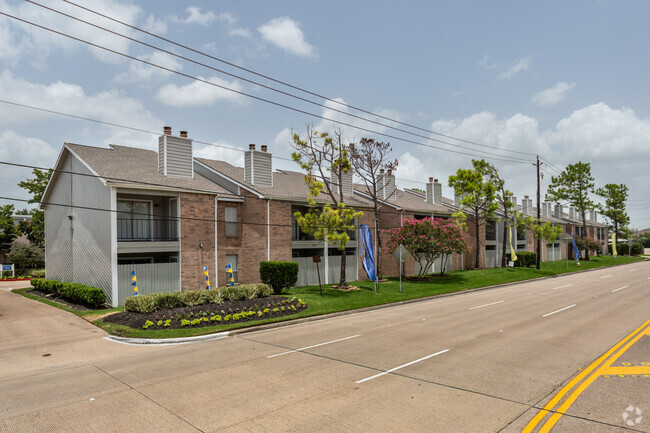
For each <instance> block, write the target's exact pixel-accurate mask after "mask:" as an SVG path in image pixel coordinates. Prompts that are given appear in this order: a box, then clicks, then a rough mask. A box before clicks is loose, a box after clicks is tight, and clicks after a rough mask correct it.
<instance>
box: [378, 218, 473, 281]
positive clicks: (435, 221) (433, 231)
mask: <svg viewBox="0 0 650 433" xmlns="http://www.w3.org/2000/svg"><path fill="white" fill-rule="evenodd" d="M388 233H389V234H390V239H389V240H388V242H386V246H387V248H388V249H389V250H390V251H395V249H396V248H397V247H399V245H400V244H401V245H404V247H405V248H406V250H407V251H408V252H409V253H410V254H411V255H412V256H413V257H414V258H415V260H416V261H417V262H418V264H419V265H420V272H419V274H418V277H419V278H423V277H424V276H425V275H426V273H427V271H428V270H429V269H430V268H431V265H432V264H433V262H435V261H436V260H437V259H438V258H439V257H442V258H443V260H442V266H441V267H440V275H442V274H443V273H444V271H445V264H446V261H447V258H448V257H449V255H450V254H452V253H458V254H465V253H469V246H468V245H467V238H466V236H465V233H464V232H463V230H462V228H461V227H460V226H459V225H458V223H457V222H456V221H454V220H450V219H443V218H431V217H427V218H424V219H421V220H416V219H408V220H406V221H404V225H403V226H402V227H398V228H394V229H391V230H390V231H389V232H388Z"/></svg>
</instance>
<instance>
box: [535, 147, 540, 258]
mask: <svg viewBox="0 0 650 433" xmlns="http://www.w3.org/2000/svg"><path fill="white" fill-rule="evenodd" d="M535 165H536V166H537V221H535V224H537V226H539V224H540V222H541V221H540V220H541V218H542V216H541V212H540V208H541V204H540V181H539V166H540V163H539V155H537V163H536V164H535ZM537 233H539V230H538V231H537ZM541 261H542V239H541V238H540V237H539V236H537V264H536V268H537V269H539V268H540V264H541Z"/></svg>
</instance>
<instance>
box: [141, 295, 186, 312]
mask: <svg viewBox="0 0 650 433" xmlns="http://www.w3.org/2000/svg"><path fill="white" fill-rule="evenodd" d="M181 293H182V292H172V293H155V294H152V295H145V296H153V297H154V302H155V304H156V310H166V309H168V308H178V307H182V306H183V301H182V300H181V297H180V294H181Z"/></svg>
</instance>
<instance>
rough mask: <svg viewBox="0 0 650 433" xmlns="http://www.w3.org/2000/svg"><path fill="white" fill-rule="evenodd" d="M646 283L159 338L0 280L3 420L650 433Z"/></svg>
mask: <svg viewBox="0 0 650 433" xmlns="http://www.w3.org/2000/svg"><path fill="white" fill-rule="evenodd" d="M649 286H650V263H648V262H641V263H636V264H632V265H625V266H619V267H614V268H607V269H602V270H597V271H590V272H583V273H580V274H573V275H567V276H562V277H558V278H550V279H544V280H537V281H533V282H526V283H521V284H516V285H510V286H507V287H501V288H496V289H489V290H482V291H475V292H470V293H464V294H461V295H456V296H449V297H443V298H438V299H434V300H429V301H423V302H418V303H413V304H407V305H402V306H395V307H390V308H384V309H379V310H374V311H369V312H364V313H355V314H350V315H346V316H340V317H336V318H330V319H325V320H317V321H312V322H307V323H302V324H297V325H292V326H287V327H282V328H276V329H269V330H265V331H256V332H249V333H243V334H238V335H235V336H232V337H228V338H226V339H222V340H216V341H207V342H201V343H192V344H184V345H174V346H158V347H140V346H127V345H123V344H119V343H115V342H111V341H107V340H105V339H103V338H102V337H103V336H104V334H103V333H102V332H101V331H98V330H96V329H95V328H93V327H92V326H91V325H88V324H87V323H85V322H84V321H83V320H82V319H79V318H77V317H75V316H72V315H70V314H67V313H64V312H60V311H58V310H57V311H53V310H54V309H52V308H50V307H46V306H44V305H41V304H38V303H36V302H33V301H29V300H26V299H24V298H22V297H20V296H18V295H15V294H11V293H8V292H5V291H1V290H0V315H1V316H0V431H8V432H14V431H15V432H22V431H38V432H40V431H97V432H100V431H101V432H107V431H116V432H117V431H119V432H127V431H134V432H135V431H137V432H148V431H158V432H161V431H163V432H165V431H179V432H185V431H187V432H197V431H203V432H212V431H224V432H348V431H363V432H366V431H367V432H401V431H404V432H454V433H456V432H500V431H503V432H521V431H535V432H536V431H549V430H551V431H553V432H572V433H573V432H590V433H591V432H625V431H646V432H647V431H650V397H649V396H650V393H649V392H648V390H649V389H650V370H648V369H650V335H648V334H650V322H649V321H648V320H649V319H650V308H649V307H650V299H648V293H649V291H648V287H649ZM44 355H47V356H44ZM544 409H545V410H544Z"/></svg>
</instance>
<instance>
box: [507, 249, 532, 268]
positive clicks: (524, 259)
mask: <svg viewBox="0 0 650 433" xmlns="http://www.w3.org/2000/svg"><path fill="white" fill-rule="evenodd" d="M506 260H507V261H508V262H509V261H510V253H507V254H506ZM535 265H537V253H535V252H529V251H520V252H518V253H517V261H516V262H515V268H523V267H528V266H535Z"/></svg>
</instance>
